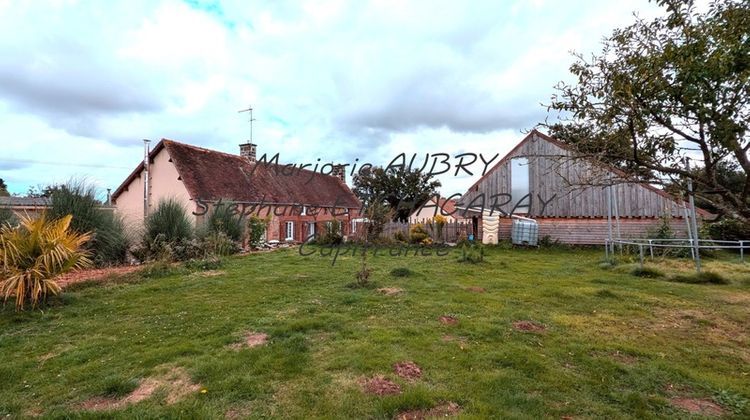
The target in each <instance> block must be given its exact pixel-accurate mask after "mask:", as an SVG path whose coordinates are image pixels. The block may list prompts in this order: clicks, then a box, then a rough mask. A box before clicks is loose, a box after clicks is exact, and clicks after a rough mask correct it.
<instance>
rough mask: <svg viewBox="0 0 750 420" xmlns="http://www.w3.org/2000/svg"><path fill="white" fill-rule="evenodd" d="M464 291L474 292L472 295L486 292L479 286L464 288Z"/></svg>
mask: <svg viewBox="0 0 750 420" xmlns="http://www.w3.org/2000/svg"><path fill="white" fill-rule="evenodd" d="M466 290H468V291H470V292H474V293H484V292H486V291H487V290H486V289H485V288H484V287H479V286H469V287H467V288H466Z"/></svg>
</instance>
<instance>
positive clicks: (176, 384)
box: [81, 368, 201, 411]
mask: <svg viewBox="0 0 750 420" xmlns="http://www.w3.org/2000/svg"><path fill="white" fill-rule="evenodd" d="M160 388H164V389H166V391H167V394H166V397H165V401H166V403H167V404H174V403H176V402H177V401H179V400H181V399H182V398H184V397H185V396H187V395H189V394H191V393H193V392H197V391H198V390H200V388H201V386H200V385H199V384H196V383H193V382H192V381H191V380H190V376H189V375H188V374H187V372H185V370H184V369H182V368H174V369H172V370H170V371H169V372H168V373H167V374H165V375H161V376H156V377H153V378H146V379H144V380H143V381H141V383H140V384H139V385H138V387H137V388H136V389H134V390H133V392H131V393H130V394H128V395H126V396H125V397H123V398H120V399H117V398H107V397H94V398H91V399H88V400H86V401H84V402H83V403H82V404H81V408H82V409H84V410H89V411H107V410H115V409H119V408H122V407H125V406H127V405H130V404H136V403H139V402H141V401H144V400H147V399H148V398H150V397H151V395H153V394H154V392H155V391H156V390H157V389H160Z"/></svg>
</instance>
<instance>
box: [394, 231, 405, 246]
mask: <svg viewBox="0 0 750 420" xmlns="http://www.w3.org/2000/svg"><path fill="white" fill-rule="evenodd" d="M393 239H394V240H395V241H397V242H402V243H406V242H408V239H407V238H406V234H404V232H402V231H400V230H397V231H396V233H394V234H393Z"/></svg>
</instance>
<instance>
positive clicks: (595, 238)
mask: <svg viewBox="0 0 750 420" xmlns="http://www.w3.org/2000/svg"><path fill="white" fill-rule="evenodd" d="M535 220H536V221H537V222H538V223H539V238H540V239H541V238H543V237H544V236H547V235H549V237H550V238H551V239H552V240H553V241H554V240H557V241H560V242H561V243H566V244H574V245H604V240H605V239H607V237H608V228H607V219H602V218H536V219H535ZM511 223H512V221H511V219H509V218H503V219H500V228H499V238H500V240H503V239H508V240H509V239H510V229H511ZM660 223H661V219H655V218H621V219H620V233H621V235H622V237H623V238H647V237H648V232H649V230H652V229H655V228H657V227H658V226H659V224H660ZM670 225H671V227H672V230H673V231H674V233H675V236H676V237H678V238H687V225H686V222H685V219H682V218H673V219H671V222H670ZM616 232H617V230H616V225H615V221H614V219H613V220H612V235H613V237H616V235H617V233H616Z"/></svg>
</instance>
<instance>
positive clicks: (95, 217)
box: [48, 181, 130, 266]
mask: <svg viewBox="0 0 750 420" xmlns="http://www.w3.org/2000/svg"><path fill="white" fill-rule="evenodd" d="M49 190H50V191H51V194H50V201H51V205H50V209H49V211H48V216H49V217H50V218H52V219H59V218H61V217H64V216H66V215H71V216H73V219H72V222H71V224H70V227H71V228H72V229H73V230H74V231H76V232H78V233H86V232H91V234H92V236H91V240H90V241H89V242H88V243H87V244H86V249H87V250H88V251H90V252H91V253H92V255H93V258H92V260H93V262H94V264H96V265H97V266H105V265H113V264H121V263H124V262H125V259H126V257H127V252H128V247H129V245H130V243H129V241H128V238H127V236H126V235H125V224H124V223H123V220H122V218H121V217H119V216H117V215H116V214H115V213H114V211H113V210H112V209H103V208H102V203H101V202H100V201H99V200H97V199H96V195H97V191H96V188H95V187H94V186H93V185H90V184H87V183H86V182H85V181H69V182H68V183H66V184H64V185H60V186H58V187H54V188H52V187H50V188H49Z"/></svg>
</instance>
